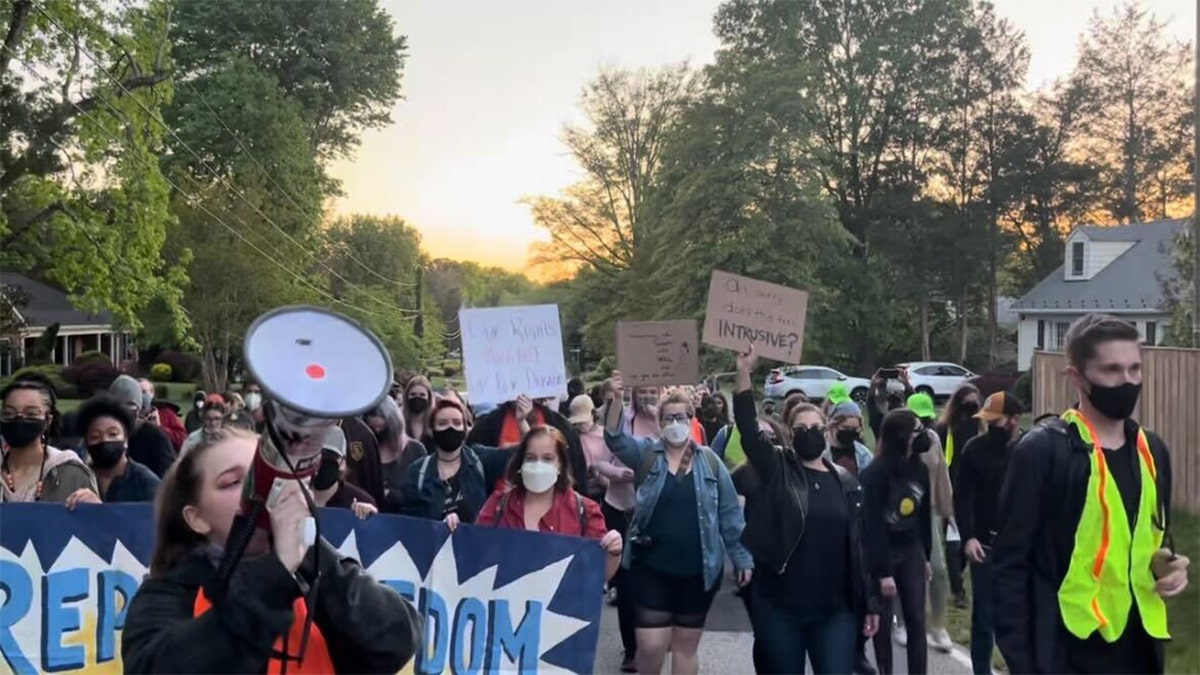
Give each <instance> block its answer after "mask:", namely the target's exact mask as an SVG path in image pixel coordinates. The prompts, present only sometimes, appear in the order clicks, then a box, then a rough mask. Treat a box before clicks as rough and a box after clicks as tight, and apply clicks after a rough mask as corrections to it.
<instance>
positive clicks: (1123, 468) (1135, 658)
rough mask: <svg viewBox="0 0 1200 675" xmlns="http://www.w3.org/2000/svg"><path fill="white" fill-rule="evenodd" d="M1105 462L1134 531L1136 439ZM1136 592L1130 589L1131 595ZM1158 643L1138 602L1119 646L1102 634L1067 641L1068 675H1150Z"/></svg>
mask: <svg viewBox="0 0 1200 675" xmlns="http://www.w3.org/2000/svg"><path fill="white" fill-rule="evenodd" d="M1104 461H1105V462H1106V463H1107V465H1108V472H1109V475H1110V476H1112V478H1113V482H1114V483H1115V484H1116V486H1117V489H1118V490H1120V492H1121V504H1122V505H1123V506H1124V507H1125V516H1126V517H1127V518H1128V519H1129V528H1130V530H1131V531H1132V530H1133V527H1134V524H1135V523H1136V522H1137V517H1138V503H1139V501H1140V500H1141V498H1142V483H1141V463H1140V461H1139V460H1138V455H1137V447H1136V445H1135V440H1134V439H1128V440H1126V442H1125V445H1123V446H1121V447H1120V448H1117V449H1116V450H1109V449H1108V448H1105V449H1104ZM1132 592H1133V590H1132V589H1130V593H1132ZM1156 664H1157V659H1156V657H1155V653H1154V639H1153V638H1151V637H1150V636H1149V635H1148V634H1147V633H1146V629H1145V628H1144V627H1143V626H1142V618H1141V615H1140V614H1139V613H1138V609H1137V602H1136V601H1135V602H1134V603H1133V605H1132V606H1131V607H1130V610H1129V623H1128V624H1126V626H1125V632H1124V633H1122V634H1121V637H1119V638H1117V641H1116V642H1112V643H1109V642H1105V640H1104V638H1102V637H1101V636H1100V633H1099V632H1096V633H1092V635H1090V636H1089V637H1088V638H1087V639H1086V640H1079V639H1077V638H1075V637H1074V636H1068V637H1067V672H1069V673H1150V672H1154V670H1155V669H1156V667H1157V665H1156Z"/></svg>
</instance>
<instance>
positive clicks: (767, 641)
mask: <svg viewBox="0 0 1200 675" xmlns="http://www.w3.org/2000/svg"><path fill="white" fill-rule="evenodd" d="M771 600H772V598H769V597H764V594H763V593H756V594H755V596H754V602H753V607H754V614H755V616H754V621H753V623H754V646H755V651H756V652H757V656H758V657H759V659H758V660H761V664H759V670H758V672H759V673H760V674H764V675H765V674H766V673H781V674H783V673H789V674H790V673H803V672H805V665H804V662H805V657H806V656H807V657H808V659H809V660H810V661H812V669H813V672H814V673H817V674H818V675H820V674H821V673H852V672H854V664H855V662H856V661H857V660H858V650H857V642H856V640H855V636H856V635H857V634H858V631H859V629H860V625H859V621H858V618H857V617H856V616H855V615H854V613H853V612H849V611H844V612H839V613H836V614H830V615H828V616H823V617H821V618H819V619H815V620H801V619H799V618H797V617H796V615H795V612H794V611H793V610H791V609H789V608H785V607H778V606H776V605H775V603H773V602H772V601H771Z"/></svg>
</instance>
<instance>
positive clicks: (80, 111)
mask: <svg viewBox="0 0 1200 675" xmlns="http://www.w3.org/2000/svg"><path fill="white" fill-rule="evenodd" d="M169 11H170V10H169V6H168V5H167V4H166V3H164V2H159V1H157V0H155V1H152V2H150V4H149V5H148V6H147V7H146V8H144V9H134V8H128V7H126V6H119V7H117V6H112V5H111V4H108V3H101V2H98V1H95V0H88V1H81V2H70V3H69V2H47V3H36V4H35V3H33V2H29V1H27V0H6V1H4V2H2V3H0V15H3V16H5V17H7V30H6V33H5V40H4V48H3V54H2V57H0V117H2V118H3V119H4V124H3V125H2V126H0V129H2V131H0V212H2V214H3V215H2V217H0V266H3V267H6V268H9V269H18V270H21V271H23V272H27V273H30V274H32V275H33V276H35V277H39V278H41V279H42V280H44V281H48V282H51V283H53V284H55V285H58V286H61V287H62V288H63V289H65V290H66V291H67V292H68V293H69V294H70V295H71V298H72V301H73V302H74V303H75V304H76V305H77V306H79V307H81V308H83V309H87V310H90V311H101V310H105V311H110V312H112V313H113V315H114V316H115V317H116V320H117V321H118V322H119V323H120V324H122V325H124V326H125V327H127V328H131V329H134V330H136V329H137V328H138V327H139V325H140V321H139V318H138V315H139V312H140V311H141V310H142V309H143V308H144V307H146V305H147V304H148V303H149V302H150V301H151V300H153V299H158V300H160V301H162V302H164V303H166V306H167V308H168V310H169V311H170V313H171V315H172V321H171V325H172V329H173V330H174V332H177V333H178V332H182V330H183V329H184V328H185V327H186V320H185V318H184V317H183V315H182V314H181V313H179V312H178V298H179V289H180V288H181V286H182V285H183V283H184V282H185V278H184V276H183V273H182V270H180V269H175V268H170V267H167V266H164V265H163V263H162V259H161V251H162V247H163V243H164V239H165V235H166V229H167V227H168V225H169V223H170V219H171V218H170V213H169V211H168V208H167V202H168V197H167V195H168V187H167V184H166V182H165V181H164V179H163V177H162V174H161V173H160V171H159V169H158V166H157V159H156V156H157V153H158V152H159V151H160V150H161V147H162V136H163V129H162V124H161V121H160V120H159V119H158V115H159V112H158V111H159V108H160V107H161V106H162V105H163V104H165V103H166V102H167V101H169V100H170V97H171V94H172V88H171V86H170V84H169V74H168V70H169V68H170V49H169V43H168V42H167V38H166V26H167V20H168V16H169Z"/></svg>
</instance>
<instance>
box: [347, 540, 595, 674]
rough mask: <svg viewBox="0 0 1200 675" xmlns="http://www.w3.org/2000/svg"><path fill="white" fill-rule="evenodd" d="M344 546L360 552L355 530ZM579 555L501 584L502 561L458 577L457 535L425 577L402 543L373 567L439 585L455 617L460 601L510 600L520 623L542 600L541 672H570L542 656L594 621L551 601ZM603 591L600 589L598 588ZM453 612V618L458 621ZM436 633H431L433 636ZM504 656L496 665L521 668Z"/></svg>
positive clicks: (386, 576) (514, 621)
mask: <svg viewBox="0 0 1200 675" xmlns="http://www.w3.org/2000/svg"><path fill="white" fill-rule="evenodd" d="M338 550H339V551H341V552H342V553H343V554H345V555H353V556H355V557H357V555H358V545H357V540H356V539H355V537H354V533H353V532H351V533H350V536H348V537H347V538H346V540H345V541H344V542H342V545H341V546H339V547H338ZM573 559H574V556H567V557H566V558H563V559H561V560H557V561H555V562H552V563H550V564H548V565H546V566H545V567H543V568H541V569H538V570H534V571H532V572H530V573H528V574H526V575H524V576H521V577H518V578H516V579H513V580H512V581H510V582H508V583H507V584H505V585H503V586H501V587H499V588H497V587H496V571H497V565H491V566H488V567H485V568H484V569H483V570H481V571H480V572H478V573H477V574H475V575H474V576H472V577H470V578H467V579H460V578H459V577H458V566H457V564H456V563H455V558H454V537H449V538H447V539H446V541H445V542H444V543H443V544H442V546H441V548H440V549H439V550H438V552H437V555H436V556H435V557H434V560H433V564H432V565H430V567H429V572H428V573H427V574H425V575H424V576H421V574H420V572H419V571H418V569H417V566H416V564H415V563H414V562H413V560H412V556H410V555H409V553H408V550H407V549H406V548H405V547H404V545H403V544H402V543H400V542H397V543H396V544H394V545H393V546H392V547H391V548H389V549H388V550H386V551H384V552H383V554H382V555H380V556H379V557H378V558H377V559H376V560H375V561H374V562H372V563H371V565H370V567H368V568H367V571H368V572H370V573H371V574H372V575H373V576H375V578H377V579H380V580H384V581H391V580H395V581H405V582H409V583H411V584H413V586H414V587H415V588H417V589H419V588H421V587H422V586H429V587H432V588H436V589H437V591H438V593H439V594H440V595H441V597H442V599H443V600H445V602H446V607H447V609H448V610H449V614H450V615H451V617H452V616H453V614H454V609H455V608H456V607H458V606H459V603H460V602H461V601H463V600H466V599H469V598H489V599H493V600H506V601H507V604H508V613H509V617H508V618H509V621H510V622H511V624H510V625H512V626H513V627H516V626H519V625H520V623H521V621H522V619H524V618H525V611H526V610H525V608H526V603H539V604H540V605H541V624H540V628H541V631H540V633H539V636H538V654H537V658H538V663H537V670H538V672H540V673H566V672H570V671H568V670H565V669H563V668H562V667H560V666H557V665H554V664H552V663H547V662H546V661H543V660H542V658H543V657H544V656H545V655H546V653H547V652H549V651H550V650H552V649H554V648H555V647H556V646H558V645H560V644H562V643H563V642H564V641H565V640H567V639H568V638H570V637H571V636H572V635H575V634H576V633H578V632H579V631H580V630H582V629H583V628H585V627H586V626H587V625H588V622H587V621H584V620H581V619H577V618H575V617H572V616H567V615H565V614H558V613H556V612H553V611H551V610H550V601H551V600H552V599H553V598H554V595H555V593H556V592H557V591H558V589H559V587H560V586H561V585H562V581H563V577H564V576H565V575H566V573H567V569H568V568H569V567H570V566H571V561H572V560H573ZM418 592H419V591H418ZM597 593H599V591H598V590H597ZM451 617H447V619H448V620H450V621H452V618H451ZM437 629H438V630H439V631H441V630H447V631H448V630H453V626H445V627H442V626H438V627H437ZM484 629H486V628H484ZM430 637H431V636H427V639H429V638H430ZM500 656H501V662H500V663H494V664H491V665H492V667H493V668H495V669H498V670H500V671H502V672H513V671H516V670H519V668H520V664H519V663H517V662H516V661H514V660H513V659H510V658H509V655H508V654H507V653H505V651H504V650H500ZM472 665H474V664H472ZM526 667H528V666H526Z"/></svg>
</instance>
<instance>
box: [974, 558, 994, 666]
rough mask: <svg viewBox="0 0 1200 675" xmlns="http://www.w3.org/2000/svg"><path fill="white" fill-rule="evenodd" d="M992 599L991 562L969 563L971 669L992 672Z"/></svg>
mask: <svg viewBox="0 0 1200 675" xmlns="http://www.w3.org/2000/svg"><path fill="white" fill-rule="evenodd" d="M994 607H995V604H994V603H993V601H992V564H991V563H990V562H988V561H987V560H984V561H983V562H981V563H977V562H972V563H971V670H973V671H974V672H975V673H982V674H983V675H987V674H988V673H991V672H992V646H993V645H994V644H995V641H996V614H995V609H994Z"/></svg>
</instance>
